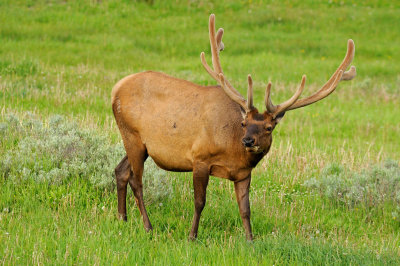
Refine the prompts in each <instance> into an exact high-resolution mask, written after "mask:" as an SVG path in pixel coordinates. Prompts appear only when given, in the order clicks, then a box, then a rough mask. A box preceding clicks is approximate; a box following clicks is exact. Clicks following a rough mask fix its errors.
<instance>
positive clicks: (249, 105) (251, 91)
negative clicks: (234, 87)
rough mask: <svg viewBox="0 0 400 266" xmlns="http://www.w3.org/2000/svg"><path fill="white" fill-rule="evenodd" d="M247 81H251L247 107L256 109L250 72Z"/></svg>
mask: <svg viewBox="0 0 400 266" xmlns="http://www.w3.org/2000/svg"><path fill="white" fill-rule="evenodd" d="M247 82H248V83H249V87H248V89H247V108H248V109H249V110H252V109H254V106H253V79H252V78H251V76H250V74H249V75H248V76H247Z"/></svg>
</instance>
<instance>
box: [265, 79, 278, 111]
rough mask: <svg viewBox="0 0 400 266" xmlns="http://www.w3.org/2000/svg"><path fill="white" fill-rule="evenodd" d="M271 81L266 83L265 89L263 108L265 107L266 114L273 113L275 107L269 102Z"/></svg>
mask: <svg viewBox="0 0 400 266" xmlns="http://www.w3.org/2000/svg"><path fill="white" fill-rule="evenodd" d="M271 86H272V84H271V81H270V82H268V85H267V88H266V89H265V106H266V107H267V111H268V113H274V112H275V110H276V106H275V105H273V104H272V101H271Z"/></svg>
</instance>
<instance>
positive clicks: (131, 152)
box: [125, 136, 153, 231]
mask: <svg viewBox="0 0 400 266" xmlns="http://www.w3.org/2000/svg"><path fill="white" fill-rule="evenodd" d="M130 140H131V141H130V142H129V143H133V144H134V146H132V147H129V146H130V145H128V147H125V149H126V151H127V153H128V159H129V162H130V165H131V170H132V172H131V174H130V175H129V180H128V182H129V185H130V187H131V189H132V191H133V195H134V196H135V201H136V204H137V206H138V207H139V211H140V214H141V215H142V217H143V224H144V228H145V229H146V231H150V230H152V229H153V227H152V225H151V223H150V219H149V216H148V215H147V211H146V207H145V206H144V201H143V183H142V176H143V168H144V162H145V161H146V159H147V156H148V155H147V150H146V147H145V146H144V145H143V143H142V141H141V140H140V138H138V137H134V136H131V139H130Z"/></svg>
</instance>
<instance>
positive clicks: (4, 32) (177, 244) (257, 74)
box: [0, 0, 400, 265]
mask: <svg viewBox="0 0 400 266" xmlns="http://www.w3.org/2000/svg"><path fill="white" fill-rule="evenodd" d="M147 2H148V1H67V2H65V1H56V0H54V1H29V0H26V1H5V0H4V1H0V104H1V114H0V121H1V122H4V121H6V120H7V115H8V114H9V113H11V112H13V113H16V114H17V115H18V116H19V117H20V118H21V123H24V121H25V120H24V119H25V118H24V117H25V116H24V114H26V112H27V111H30V112H33V113H35V114H36V115H37V116H38V117H40V119H42V120H43V121H47V119H48V117H51V116H52V115H53V114H61V115H64V116H66V117H67V120H71V121H74V122H76V123H77V125H78V127H79V128H81V129H83V130H89V131H90V132H91V133H90V134H93V135H97V134H98V135H102V136H104V137H105V138H106V140H107V141H105V142H104V143H103V145H104V147H110V146H112V145H120V136H119V133H118V130H117V128H116V125H115V123H114V120H113V116H112V111H111V106H110V93H111V88H112V86H113V85H114V84H115V83H116V82H117V81H118V80H119V79H121V78H122V77H124V76H126V75H128V74H131V73H134V72H139V71H143V70H157V71H162V72H165V73H167V74H170V75H173V76H176V77H179V78H183V79H187V80H190V81H193V82H195V83H199V84H203V85H209V84H215V81H213V80H212V79H211V78H210V77H209V76H208V74H207V73H206V72H205V71H204V69H203V67H202V66H201V63H200V58H199V55H200V52H201V51H205V52H206V55H207V59H208V61H210V52H209V41H208V33H207V23H208V16H209V14H210V13H215V14H216V26H217V27H223V28H224V29H225V36H224V39H223V40H224V43H225V47H226V49H225V50H224V51H223V52H222V54H221V61H222V66H223V68H224V71H225V73H226V75H227V77H228V78H229V80H230V81H232V84H234V86H235V87H236V88H237V89H238V90H239V91H240V92H241V93H242V94H243V95H245V90H246V87H247V85H246V80H245V79H246V75H247V74H248V73H251V74H252V77H253V80H254V85H255V104H256V105H257V106H258V107H259V109H261V108H263V97H264V89H265V85H266V83H267V82H268V81H269V80H271V81H272V82H273V87H272V90H273V95H272V97H273V100H274V102H279V101H283V100H285V99H287V98H288V97H290V95H291V93H293V91H294V90H295V87H296V86H297V84H298V83H299V82H300V79H301V75H302V74H303V73H305V74H307V78H308V79H307V87H306V89H305V92H304V94H305V95H307V94H310V93H311V92H313V91H315V90H316V89H318V87H319V86H321V85H322V84H323V83H324V82H325V81H326V80H327V79H328V78H329V75H330V74H331V73H333V71H334V70H335V69H336V67H337V66H338V65H339V63H340V62H341V60H342V58H343V56H344V54H345V51H346V41H347V39H349V38H352V39H353V40H354V42H355V44H356V55H355V60H354V62H353V63H354V65H355V66H356V67H357V72H358V75H357V77H356V78H355V79H354V80H353V81H351V82H346V83H343V84H340V85H339V86H338V89H337V91H335V93H333V94H332V95H330V96H329V97H328V98H327V99H325V100H323V101H322V102H320V103H317V104H314V105H312V106H309V107H306V108H303V109H300V110H296V111H293V112H288V113H287V114H286V115H285V118H284V119H283V120H282V122H281V124H280V125H279V126H278V127H277V128H276V130H275V132H274V143H273V144H272V148H271V151H270V153H269V154H268V155H267V157H266V158H265V159H264V160H263V161H262V162H261V163H260V164H259V166H258V167H257V168H256V169H255V171H254V175H253V181H252V190H251V205H252V225H253V230H254V233H255V237H256V239H255V241H254V243H253V244H249V243H247V242H246V241H245V237H244V230H243V229H242V223H241V220H240V217H239V213H238V208H237V205H236V200H235V196H234V192H233V184H231V182H229V181H225V180H221V179H217V178H212V179H211V180H210V185H209V188H208V194H207V197H208V198H207V205H206V208H205V210H204V212H203V215H202V219H201V222H200V229H199V240H198V241H196V242H194V243H191V242H188V241H187V237H188V232H189V229H190V224H191V218H192V214H193V202H192V198H193V192H192V186H191V174H190V173H187V174H176V173H168V174H167V175H166V181H167V182H168V185H170V186H171V187H172V193H171V196H170V197H166V198H164V199H163V200H162V201H161V202H160V201H156V202H152V204H149V205H148V212H149V216H150V219H151V221H152V223H153V226H154V228H155V230H154V232H153V233H152V234H147V233H145V231H144V229H143V225H142V221H141V218H140V216H139V212H138V209H137V208H136V207H135V206H134V201H133V197H132V195H131V194H132V193H130V194H129V204H128V205H129V207H128V222H127V223H123V222H120V221H118V220H117V219H116V213H117V211H116V205H117V203H116V192H115V190H113V189H109V188H107V189H105V188H103V187H99V186H95V185H93V182H92V181H90V180H91V179H90V177H91V175H94V173H86V172H85V173H83V172H82V173H81V174H78V175H77V176H74V177H69V178H68V179H66V181H65V182H61V183H59V184H52V183H51V182H50V183H43V182H36V181H35V180H34V179H33V178H31V179H30V178H29V176H28V178H25V179H24V178H22V177H24V176H23V174H22V172H16V173H19V174H16V176H15V178H12V179H11V178H6V174H5V172H0V262H1V263H4V264H28V263H29V264H34V263H41V264H44V263H46V264H61V263H68V264H72V263H74V264H75V263H81V264H95V263H96V264H107V263H113V264H133V263H137V264H140V263H157V264H171V263H174V264H189V263H192V264H221V263H223V264H256V263H261V264H344V265H348V264H357V265H365V264H374V265H375V264H385V265H387V264H393V265H397V264H399V262H400V222H399V219H398V216H396V215H398V214H397V212H398V208H396V207H397V206H396V205H398V203H397V201H395V200H394V199H387V201H384V202H380V203H379V204H376V205H374V206H368V205H367V204H363V203H360V204H356V205H355V206H349V205H347V204H343V202H341V201H340V200H334V199H332V197H326V196H324V193H315V192H314V191H312V190H310V189H309V188H307V187H306V186H304V185H303V184H304V183H305V182H306V181H308V180H312V179H313V178H315V179H316V180H320V179H321V175H322V174H321V171H322V169H324V167H325V166H328V165H331V164H338V165H342V166H343V167H345V168H346V169H349V171H352V172H354V173H360V172H363V171H367V170H368V169H369V167H371V166H372V165H375V164H378V165H379V164H381V163H382V162H384V161H385V160H386V159H388V158H392V159H393V160H394V161H397V162H399V161H400V152H399V151H400V141H399V139H398V138H399V136H400V108H399V106H400V100H399V99H400V93H399V87H400V75H399V73H400V65H399V64H398V63H397V62H399V61H400V53H398V51H397V50H398V43H400V28H399V27H397V25H399V24H400V17H399V16H398V14H399V12H400V4H399V3H398V2H395V1H373V0H368V1H362V2H360V1H335V0H333V1H320V2H318V1H311V0H310V1H257V0H253V1H224V0H222V1H216V2H214V1H208V0H205V1H184V0H178V1H154V3H153V4H152V5H150V4H148V3H147ZM150 2H151V1H150ZM1 130H2V124H0V136H2V135H1V132H2V131H1ZM27 132H28V133H29V132H30V131H29V130H28V131H27ZM10 134H11V133H10ZM22 139H23V135H20V134H11V135H10V136H8V137H3V136H2V139H1V142H0V147H1V148H0V161H1V163H3V161H4V160H5V158H6V157H5V156H6V155H7V154H8V152H10V151H15V150H17V149H18V147H19V146H18V145H19V143H20V142H21V140H22ZM95 154H96V152H95V153H94V155H95ZM94 155H92V156H94ZM21 156H22V158H20V159H19V161H21V162H24V161H25V159H24V156H26V158H29V156H30V154H25V155H24V154H22V155H21ZM46 156H48V155H46ZM79 156H83V155H79ZM110 156H111V155H110ZM113 156H115V154H114V155H113ZM44 158H48V157H44ZM78 158H81V157H78ZM87 158H90V156H86V157H85V160H87ZM110 158H111V159H110ZM110 158H108V160H109V161H111V162H112V160H114V161H115V162H114V164H115V165H116V164H117V163H118V160H119V158H114V157H110ZM46 160H48V159H46ZM19 161H18V162H19ZM27 161H29V160H27ZM45 162H46V161H45ZM21 171H22V170H21ZM96 171H97V170H96ZM19 175H20V176H19ZM18 177H20V178H21V180H20V181H18ZM25 177H26V176H25ZM107 178H109V180H110V181H108V180H105V181H104V182H111V180H112V179H113V176H112V175H110V176H109V177H107ZM349 178H350V177H349ZM150 191H151V190H150ZM153 192H154V191H153ZM149 193H152V192H148V194H149ZM154 193H156V192H154ZM148 196H149V197H151V195H148ZM145 197H146V195H145ZM160 203H162V205H160ZM395 214H396V215H395Z"/></svg>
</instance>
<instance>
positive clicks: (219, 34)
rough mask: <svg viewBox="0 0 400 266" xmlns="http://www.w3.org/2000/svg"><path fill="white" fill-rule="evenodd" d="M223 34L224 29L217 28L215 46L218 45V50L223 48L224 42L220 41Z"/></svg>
mask: <svg viewBox="0 0 400 266" xmlns="http://www.w3.org/2000/svg"><path fill="white" fill-rule="evenodd" d="M223 34H224V29H223V28H219V29H218V31H217V38H216V40H217V46H218V51H222V50H224V48H225V46H224V43H223V42H222V35H223Z"/></svg>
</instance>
